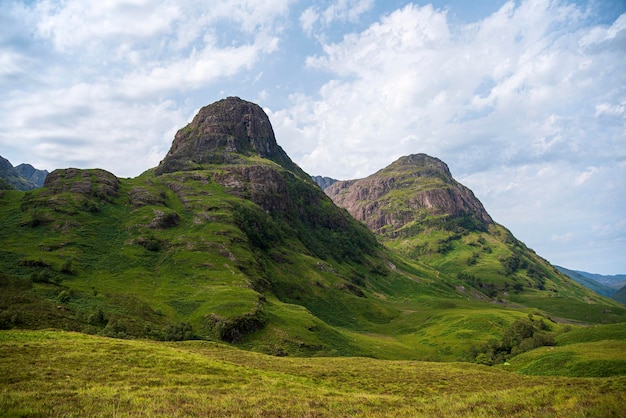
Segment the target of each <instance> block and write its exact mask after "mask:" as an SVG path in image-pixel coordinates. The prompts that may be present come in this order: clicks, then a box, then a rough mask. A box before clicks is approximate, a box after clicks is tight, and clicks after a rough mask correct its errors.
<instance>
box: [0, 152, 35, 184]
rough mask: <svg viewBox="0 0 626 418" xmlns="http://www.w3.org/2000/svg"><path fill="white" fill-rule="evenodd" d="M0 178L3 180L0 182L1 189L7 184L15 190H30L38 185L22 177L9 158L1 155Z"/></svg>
mask: <svg viewBox="0 0 626 418" xmlns="http://www.w3.org/2000/svg"><path fill="white" fill-rule="evenodd" d="M0 179H2V180H4V182H3V183H0V188H3V189H6V188H7V185H8V187H10V188H15V189H17V190H32V189H36V188H37V187H38V186H37V185H36V184H35V183H33V182H32V181H30V180H28V179H26V178H24V177H23V176H22V175H21V174H20V173H19V171H18V170H16V169H15V167H13V165H12V164H11V162H10V161H9V160H7V159H6V158H2V157H0Z"/></svg>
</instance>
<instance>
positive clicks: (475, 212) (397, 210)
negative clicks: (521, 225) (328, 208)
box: [326, 154, 493, 236]
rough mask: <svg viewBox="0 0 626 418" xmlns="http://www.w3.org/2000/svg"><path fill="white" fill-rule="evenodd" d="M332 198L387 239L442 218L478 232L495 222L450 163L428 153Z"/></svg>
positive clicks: (338, 190)
mask: <svg viewBox="0 0 626 418" xmlns="http://www.w3.org/2000/svg"><path fill="white" fill-rule="evenodd" d="M326 193H327V194H328V195H329V196H330V197H331V198H332V199H333V202H335V204H337V205H338V206H341V207H344V208H346V209H347V210H348V212H350V213H351V214H352V216H354V217H355V218H356V219H358V220H360V221H362V222H363V223H365V224H366V225H367V226H368V227H369V228H370V229H371V230H372V231H374V232H377V233H379V234H380V235H383V236H399V235H404V234H406V233H408V234H410V235H412V234H413V233H412V232H410V229H411V227H412V226H417V227H418V228H420V227H421V226H420V225H424V224H425V223H429V222H440V221H441V220H442V219H446V220H454V222H456V223H464V224H465V223H466V224H467V225H468V226H471V227H473V228H478V229H486V228H487V227H488V225H489V224H491V223H493V221H492V219H491V217H490V216H489V214H488V213H487V211H486V210H485V208H484V207H483V205H482V203H480V201H479V200H478V199H476V197H475V196H474V194H473V193H472V191H471V190H469V189H468V188H467V187H465V186H463V185H462V184H460V183H458V182H456V181H455V180H454V179H453V178H452V175H451V174H450V170H449V169H448V167H447V166H446V164H445V163H443V162H442V161H441V160H439V159H437V158H433V157H429V156H427V155H425V154H417V155H409V156H407V157H402V158H400V159H398V160H397V161H395V162H394V163H392V164H391V165H389V166H388V167H386V168H384V169H382V170H380V171H378V172H377V173H375V174H373V175H371V176H369V177H367V178H365V179H361V180H350V181H340V182H336V183H335V184H333V185H332V186H331V187H329V188H328V189H327V190H326Z"/></svg>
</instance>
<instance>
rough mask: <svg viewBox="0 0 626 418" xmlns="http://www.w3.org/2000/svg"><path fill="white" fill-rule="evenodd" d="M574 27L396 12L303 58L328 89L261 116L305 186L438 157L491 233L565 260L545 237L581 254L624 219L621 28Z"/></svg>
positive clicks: (543, 9)
mask: <svg viewBox="0 0 626 418" xmlns="http://www.w3.org/2000/svg"><path fill="white" fill-rule="evenodd" d="M587 16H588V10H582V9H579V8H578V7H577V6H576V5H575V4H568V3H565V2H552V1H547V0H545V1H544V0H527V1H523V2H520V3H514V2H512V1H511V2H508V3H506V4H504V5H503V6H502V7H501V8H500V10H498V11H497V12H496V13H494V14H492V15H491V16H489V17H487V18H485V19H483V20H481V21H478V22H475V23H472V24H467V25H459V24H458V23H451V22H450V21H449V20H448V17H447V13H446V11H441V10H437V9H434V8H433V7H432V6H430V5H427V6H423V7H420V6H417V5H413V4H409V5H407V6H405V7H403V8H402V9H399V10H396V11H394V12H392V13H390V14H388V15H386V16H383V17H381V19H380V20H379V21H378V22H375V23H373V24H371V25H370V26H369V27H368V28H366V29H365V30H363V31H361V32H358V33H352V34H347V35H344V37H343V39H342V40H341V41H339V42H336V43H327V44H325V45H324V46H323V53H320V54H317V55H313V56H310V57H308V59H307V61H306V62H307V66H308V68H309V69H310V70H311V71H315V72H318V73H322V74H328V75H329V77H330V78H331V80H330V81H328V82H326V83H325V84H324V85H323V86H322V87H321V88H320V89H319V91H318V92H317V94H315V95H309V96H303V95H299V96H294V98H293V101H292V106H291V107H287V108H286V109H282V110H280V111H277V112H275V113H274V114H273V115H272V117H273V118H274V119H275V123H276V126H277V129H276V131H277V135H278V137H279V138H284V139H285V140H286V143H284V144H283V147H284V148H285V149H286V150H287V152H289V153H290V155H292V156H294V157H295V159H296V161H297V162H298V163H299V164H300V165H301V166H302V167H303V168H304V169H305V170H306V171H307V172H309V173H311V174H322V175H327V176H331V177H335V178H340V179H348V178H357V177H363V176H366V175H369V174H372V173H374V172H375V171H377V170H378V169H380V168H382V167H384V166H386V165H387V164H389V163H391V162H392V161H393V160H395V159H396V158H398V157H399V156H401V155H406V154H411V153H417V152H426V153H428V154H431V155H434V156H436V157H439V158H441V159H443V160H444V161H446V162H447V163H448V164H449V165H450V167H451V170H452V172H453V174H455V175H456V176H457V177H458V178H460V179H461V180H462V181H463V182H464V183H465V184H466V185H468V186H469V187H470V188H472V189H473V190H474V191H475V192H476V193H477V195H478V196H479V198H480V199H481V200H483V202H484V203H485V205H486V206H487V209H488V210H490V211H491V212H492V215H493V216H494V218H495V219H496V220H497V221H499V222H501V223H503V224H504V225H506V226H507V227H510V228H511V229H512V230H513V232H514V233H515V234H516V235H518V236H519V237H520V238H522V240H524V241H526V242H529V243H531V244H532V243H535V244H536V243H541V244H540V245H537V247H540V248H541V249H542V250H545V254H557V255H558V256H559V257H562V259H565V258H566V257H567V255H566V250H565V249H560V248H558V246H556V245H549V243H550V242H551V241H550V239H549V237H550V236H564V234H567V233H572V234H575V236H576V237H581V238H580V239H581V240H582V239H584V238H583V237H587V238H588V239H589V241H593V240H594V239H593V238H591V237H593V236H595V235H594V232H593V231H591V230H590V229H589V225H590V222H592V221H596V220H597V219H599V218H602V217H605V218H606V220H607V221H608V222H611V224H615V223H617V222H618V221H619V220H620V219H623V217H624V214H623V207H626V198H624V197H623V196H624V195H625V194H626V190H625V187H626V186H625V185H624V182H623V181H621V182H620V181H619V180H617V179H620V178H624V177H620V176H623V174H624V171H623V168H620V161H623V160H624V159H626V131H624V112H623V106H624V97H626V87H625V86H626V72H624V71H623V68H626V54H624V45H626V44H625V43H624V42H623V39H624V37H623V35H624V34H626V31H624V26H625V25H624V19H625V18H624V15H623V16H622V17H620V18H618V19H617V20H616V21H615V22H614V23H613V24H609V25H606V26H590V25H589V24H588V22H587V21H586V19H587ZM285 120H288V121H289V123H288V124H284V123H283V121H285ZM302 143H307V144H308V145H307V146H303V145H302ZM600 167H601V168H600ZM609 190H610V191H609ZM618 190H619V192H618ZM609 202H610V203H609ZM620 208H621V209H620ZM572 224H574V225H575V228H576V229H577V230H572ZM581 231H583V232H581ZM623 232H624V231H623V230H622V233H623ZM603 240H604V241H603ZM601 241H602V242H606V241H605V238H602V237H597V240H596V243H598V242H601ZM572 242H574V240H573V241H572ZM553 244H554V242H553ZM576 244H577V245H579V246H580V247H581V248H582V247H585V248H587V244H588V242H587V243H584V242H582V241H576ZM594 248H596V249H598V248H600V246H599V245H596V246H595V247H594ZM621 248H622V250H626V248H624V247H623V246H622V247H621ZM605 250H606V248H605ZM569 251H571V249H570V250H569ZM595 255H596V256H598V257H599V256H600V253H599V252H598V253H597V254H595ZM568 260H570V261H571V259H568ZM563 262H564V261H563ZM618 262H619V261H615V260H613V261H612V263H613V265H615V264H617V263H618Z"/></svg>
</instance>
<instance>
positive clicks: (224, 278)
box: [0, 98, 515, 358]
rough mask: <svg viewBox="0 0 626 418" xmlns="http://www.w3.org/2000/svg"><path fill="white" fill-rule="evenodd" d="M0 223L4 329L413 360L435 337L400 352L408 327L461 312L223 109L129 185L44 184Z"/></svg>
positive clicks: (51, 179) (91, 177)
mask: <svg viewBox="0 0 626 418" xmlns="http://www.w3.org/2000/svg"><path fill="white" fill-rule="evenodd" d="M233 115H235V116H236V117H234V116H233ZM0 215H1V216H0V218H1V220H0V223H1V226H2V228H0V240H1V242H2V249H1V250H0V286H2V288H3V292H2V293H1V297H0V308H1V312H0V326H1V327H3V328H14V327H17V328H46V327H58V328H63V329H67V330H77V331H83V332H87V333H99V334H101V335H106V336H112V337H122V338H125V337H149V338H155V339H167V340H178V339H188V338H208V339H218V340H222V341H226V342H230V343H236V344H239V345H240V346H241V347H245V348H249V349H252V350H258V351H263V352H268V353H273V354H278V355H282V354H298V355H314V354H315V355H320V354H326V355H330V354H332V355H366V356H377V357H383V358H417V357H423V356H434V355H435V354H436V353H437V352H438V351H439V350H438V348H437V347H436V346H434V345H433V341H434V340H435V339H436V338H437V334H436V333H433V334H432V335H429V336H426V337H422V338H421V340H422V341H423V342H422V343H419V342H413V341H412V340H414V339H415V338H416V336H417V335H418V334H419V327H418V326H417V325H418V322H419V323H421V322H427V320H428V318H431V317H432V316H433V313H437V312H439V308H438V306H440V305H441V306H443V308H441V309H442V310H446V311H449V310H451V308H457V309H461V310H463V309H467V307H466V306H464V305H463V304H461V305H454V304H451V303H448V302H445V301H446V300H448V299H459V297H460V296H461V295H460V294H459V293H458V291H457V290H456V289H455V287H454V286H453V285H452V284H450V283H447V282H441V281H438V280H435V276H434V272H433V271H432V270H431V269H429V268H425V267H423V266H419V265H414V264H412V263H411V262H410V261H407V260H405V259H403V258H402V257H400V256H398V255H396V254H393V253H391V252H390V251H388V250H387V249H385V248H384V247H383V246H381V245H380V244H379V243H378V242H377V240H376V238H375V236H374V235H373V234H372V233H371V232H369V231H368V230H367V229H366V228H365V227H364V226H363V225H361V224H360V223H358V222H357V221H356V220H354V219H353V218H352V217H351V216H350V215H349V214H348V213H347V212H346V211H345V210H343V209H340V208H338V207H337V206H335V205H334V204H333V203H332V201H331V200H330V199H329V198H328V197H327V196H326V195H325V194H324V193H323V192H322V190H320V189H319V187H317V186H316V185H315V184H314V183H313V181H312V180H311V179H310V177H309V176H308V175H306V174H304V173H303V172H302V171H301V170H300V169H299V168H298V167H297V166H296V165H295V164H294V163H293V162H292V161H291V160H290V159H289V157H288V156H287V155H286V154H285V153H284V151H282V149H281V148H280V147H279V146H278V145H277V144H276V141H275V138H274V136H273V132H272V130H271V125H270V124H269V120H268V119H267V116H266V115H265V114H264V112H262V110H261V109H260V108H259V107H258V106H256V105H254V104H252V103H249V102H246V101H243V100H241V99H238V98H228V99H225V100H222V101H219V102H217V103H215V104H213V105H209V106H207V107H205V108H203V109H201V111H200V112H199V113H198V115H197V116H196V117H195V118H194V120H193V121H192V122H191V123H190V124H189V125H188V126H186V127H184V128H182V129H181V130H180V131H179V132H178V133H177V135H176V138H175V140H174V143H173V145H172V149H171V150H170V152H169V153H168V155H167V156H166V157H165V159H164V160H163V161H162V163H161V164H160V165H159V166H158V167H156V168H155V169H152V170H148V171H147V172H145V173H143V174H142V175H141V176H139V177H137V178H134V179H119V178H117V177H116V176H114V175H113V174H112V173H109V172H106V171H104V170H100V169H89V170H81V169H74V168H68V169H62V170H56V171H54V172H53V173H51V174H49V175H48V177H47V178H46V182H45V185H44V187H43V188H41V189H38V190H34V191H31V192H27V193H24V192H18V191H5V192H2V194H0ZM481 309H482V308H481ZM484 310H485V311H490V309H484ZM493 311H494V312H495V311H496V310H493ZM487 314H488V315H490V313H487ZM496 315H500V313H499V311H498V313H497V314H496ZM502 315H504V316H505V317H506V318H511V317H512V316H515V314H510V313H508V312H507V313H504V314H502ZM431 325H432V323H429V324H425V325H424V326H425V327H427V326H431ZM458 329H461V328H460V327H459V328H458ZM492 332H496V333H497V332H498V330H497V329H495V330H493V331H489V333H487V334H481V335H482V336H483V337H485V338H486V337H487V336H488V335H491V333H492ZM451 338H452V337H451ZM425 347H426V348H428V350H427V352H424V351H423V349H424V348H425ZM466 349H467V347H466V346H464V345H459V346H458V347H455V348H454V349H448V351H446V352H445V353H444V355H445V356H448V358H456V356H460V355H462V353H463V351H464V350H466Z"/></svg>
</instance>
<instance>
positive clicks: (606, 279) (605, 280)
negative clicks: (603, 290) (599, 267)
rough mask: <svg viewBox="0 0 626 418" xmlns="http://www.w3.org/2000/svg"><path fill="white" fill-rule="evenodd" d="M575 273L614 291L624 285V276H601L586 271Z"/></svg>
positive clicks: (625, 282) (625, 277)
mask: <svg viewBox="0 0 626 418" xmlns="http://www.w3.org/2000/svg"><path fill="white" fill-rule="evenodd" d="M577 273H578V274H580V275H582V276H585V277H588V278H590V279H592V280H595V281H596V282H598V283H602V284H603V285H605V286H609V287H612V288H614V289H619V288H621V287H623V286H624V285H626V274H615V275H611V276H607V275H602V274H595V273H588V272H586V271H577Z"/></svg>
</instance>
